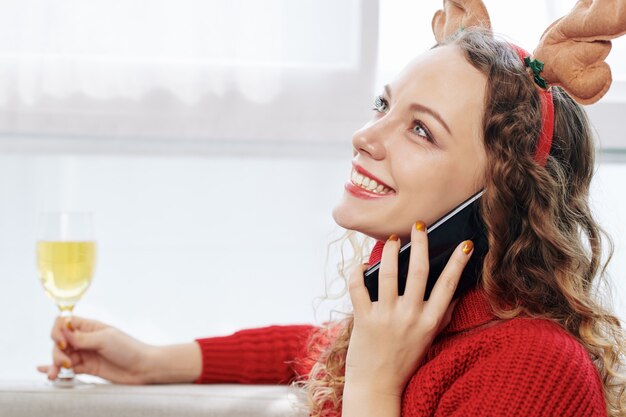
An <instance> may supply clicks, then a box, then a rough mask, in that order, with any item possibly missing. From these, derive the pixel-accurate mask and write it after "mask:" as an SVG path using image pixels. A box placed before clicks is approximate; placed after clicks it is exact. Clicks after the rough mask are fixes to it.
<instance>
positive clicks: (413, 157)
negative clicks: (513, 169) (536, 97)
mask: <svg viewBox="0 0 626 417" xmlns="http://www.w3.org/2000/svg"><path fill="white" fill-rule="evenodd" d="M486 82H487V80H486V77H485V76H484V75H483V74H482V73H481V72H479V71H478V70H477V69H476V68H474V67H473V66H472V65H471V64H470V63H469V62H468V61H467V60H466V58H465V57H464V55H463V52H462V50H461V49H460V48H459V47H458V46H454V45H448V46H443V47H438V48H435V49H432V50H429V51H428V52H426V53H424V54H422V55H420V56H418V57H417V58H415V59H414V60H413V61H411V62H410V63H409V64H408V65H407V66H406V67H405V68H404V70H403V71H402V72H401V73H400V74H399V75H398V76H397V77H396V78H395V79H394V80H393V82H391V83H390V84H388V85H387V86H386V87H385V91H384V92H381V95H380V97H379V98H378V99H376V100H375V105H374V107H375V108H376V110H374V111H373V112H374V114H373V115H372V119H371V120H370V121H369V122H368V123H367V124H365V126H363V127H362V128H361V129H359V130H358V131H356V132H355V133H354V135H353V137H352V144H353V146H354V152H353V154H354V157H353V159H352V165H353V166H351V167H350V168H351V169H350V175H349V176H348V181H347V182H346V184H345V190H344V193H343V196H342V197H341V199H340V200H339V202H338V203H337V205H336V206H335V207H334V209H333V218H334V219H335V221H336V222H337V224H338V225H340V226H342V227H344V228H346V229H350V230H358V231H360V232H362V233H364V234H366V235H368V236H371V237H373V238H375V239H377V240H386V239H387V237H388V236H389V235H390V234H392V233H395V234H397V235H398V236H400V238H401V239H402V241H403V242H407V241H408V239H409V237H410V233H411V227H412V226H413V224H414V223H415V221H417V220H422V221H424V222H425V223H426V225H431V224H432V223H433V222H434V221H436V220H437V219H438V218H439V217H441V216H443V215H444V214H446V213H447V212H448V211H449V210H451V209H452V208H454V207H455V206H457V205H458V204H460V203H461V202H462V201H464V200H465V199H466V198H468V197H470V196H471V195H472V194H474V193H475V192H477V191H479V190H480V189H482V188H483V186H484V184H483V182H482V176H483V173H484V170H485V164H486V156H485V151H484V148H483V131H482V117H483V113H484V111H485V107H484V98H485V87H486ZM355 172H356V173H359V172H361V173H364V174H365V177H369V178H375V179H376V183H371V182H368V180H364V183H363V182H362V183H361V185H360V186H358V185H355V181H356V182H358V180H359V179H360V177H357V179H355V176H356V175H355ZM381 185H382V187H381ZM363 187H365V188H369V189H372V188H373V191H368V190H366V189H364V188H363ZM383 187H385V188H383ZM381 189H382V191H380V190H381ZM376 190H379V192H378V193H377V192H376Z"/></svg>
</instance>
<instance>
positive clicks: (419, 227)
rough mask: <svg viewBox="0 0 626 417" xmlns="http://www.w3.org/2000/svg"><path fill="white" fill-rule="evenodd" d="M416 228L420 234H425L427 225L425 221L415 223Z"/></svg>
mask: <svg viewBox="0 0 626 417" xmlns="http://www.w3.org/2000/svg"><path fill="white" fill-rule="evenodd" d="M415 228H416V229H417V230H419V231H420V232H424V231H426V224H425V223H424V222H423V221H421V220H418V221H416V222H415Z"/></svg>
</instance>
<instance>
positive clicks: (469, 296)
mask: <svg viewBox="0 0 626 417" xmlns="http://www.w3.org/2000/svg"><path fill="white" fill-rule="evenodd" d="M384 245H385V242H383V241H381V240H377V241H376V244H375V245H374V247H373V248H372V251H371V253H370V257H369V264H370V265H373V264H375V263H376V262H378V261H379V260H380V258H381V257H382V253H383V246H384ZM495 318H496V316H495V315H494V314H493V311H492V309H491V304H490V303H489V300H488V298H487V295H486V293H485V291H484V290H483V289H482V287H481V286H480V282H479V284H478V285H477V286H475V287H473V288H471V289H470V290H468V291H467V292H466V293H465V294H463V295H462V296H461V298H460V299H459V302H458V303H457V305H456V306H455V307H454V310H453V311H452V318H451V319H450V323H448V325H447V326H446V327H445V328H444V329H443V330H442V331H441V333H443V334H447V333H455V332H460V331H463V330H468V329H471V328H473V327H478V326H480V325H482V324H485V323H487V322H489V321H491V320H493V319H495Z"/></svg>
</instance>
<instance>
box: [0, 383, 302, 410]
mask: <svg viewBox="0 0 626 417" xmlns="http://www.w3.org/2000/svg"><path fill="white" fill-rule="evenodd" d="M299 398H303V393H302V392H301V391H299V390H297V389H295V388H292V387H289V386H283V385H239V384H207V385H198V384H173V385H143V386H132V385H113V384H89V385H88V386H84V387H80V388H76V389H67V388H57V387H54V386H52V385H51V384H50V383H49V382H47V381H2V380H0V417H34V416H63V417H73V416H97V417H99V416H103V417H104V416H107V417H109V416H115V417H144V416H151V417H152V416H154V417H160V416H184V417H195V416H203V417H223V416H224V417H225V416H228V417H247V416H268V417H270V416H271V417H279V416H280V417H286V416H298V417H300V416H301V417H306V416H308V413H307V412H306V410H303V409H302V408H298V406H297V404H298V399H299Z"/></svg>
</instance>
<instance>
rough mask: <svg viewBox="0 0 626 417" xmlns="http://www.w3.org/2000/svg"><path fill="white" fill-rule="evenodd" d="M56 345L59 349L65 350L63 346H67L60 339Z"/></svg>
mask: <svg viewBox="0 0 626 417" xmlns="http://www.w3.org/2000/svg"><path fill="white" fill-rule="evenodd" d="M58 345H59V349H61V350H65V348H66V347H67V346H66V345H65V342H64V341H62V340H61V341H60V342H59V343H58Z"/></svg>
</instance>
